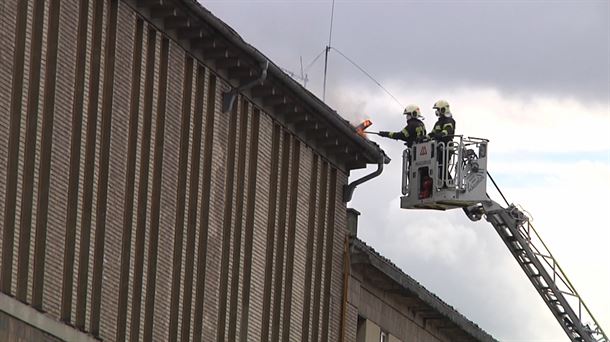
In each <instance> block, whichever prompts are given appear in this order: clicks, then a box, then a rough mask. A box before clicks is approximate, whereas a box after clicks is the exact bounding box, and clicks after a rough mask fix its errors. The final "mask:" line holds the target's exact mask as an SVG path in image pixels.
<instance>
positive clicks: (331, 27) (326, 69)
mask: <svg viewBox="0 0 610 342" xmlns="http://www.w3.org/2000/svg"><path fill="white" fill-rule="evenodd" d="M334 16H335V0H333V4H332V7H331V11H330V32H329V33H328V45H326V49H325V51H324V83H323V85H322V101H326V73H327V71H328V53H329V52H330V48H331V45H330V43H331V41H332V37H333V19H334Z"/></svg>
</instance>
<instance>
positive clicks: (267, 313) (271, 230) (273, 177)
mask: <svg viewBox="0 0 610 342" xmlns="http://www.w3.org/2000/svg"><path fill="white" fill-rule="evenodd" d="M280 136H281V128H280V125H279V124H275V125H274V127H273V137H272V139H273V141H272V145H271V170H269V210H268V211H267V247H266V248H267V250H266V252H265V290H264V295H263V316H262V319H261V322H262V328H261V341H268V340H269V327H270V324H271V285H272V284H271V282H272V279H273V273H272V272H273V244H274V242H275V216H276V208H277V191H278V188H277V179H278V165H279V154H280Z"/></svg>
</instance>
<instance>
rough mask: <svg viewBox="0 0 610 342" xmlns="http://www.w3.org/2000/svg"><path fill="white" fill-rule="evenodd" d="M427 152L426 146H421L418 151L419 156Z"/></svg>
mask: <svg viewBox="0 0 610 342" xmlns="http://www.w3.org/2000/svg"><path fill="white" fill-rule="evenodd" d="M426 154H428V149H427V148H426V146H422V148H421V151H420V152H419V155H420V156H424V155H426Z"/></svg>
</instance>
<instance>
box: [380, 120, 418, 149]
mask: <svg viewBox="0 0 610 342" xmlns="http://www.w3.org/2000/svg"><path fill="white" fill-rule="evenodd" d="M425 136H426V126H425V125H424V123H423V122H422V121H421V120H420V119H416V118H411V119H409V120H407V126H405V128H403V129H402V131H400V132H389V134H388V137H390V138H392V139H396V140H404V141H406V142H407V146H408V147H411V146H412V145H413V143H414V142H416V141H418V140H420V139H422V138H424V137H425Z"/></svg>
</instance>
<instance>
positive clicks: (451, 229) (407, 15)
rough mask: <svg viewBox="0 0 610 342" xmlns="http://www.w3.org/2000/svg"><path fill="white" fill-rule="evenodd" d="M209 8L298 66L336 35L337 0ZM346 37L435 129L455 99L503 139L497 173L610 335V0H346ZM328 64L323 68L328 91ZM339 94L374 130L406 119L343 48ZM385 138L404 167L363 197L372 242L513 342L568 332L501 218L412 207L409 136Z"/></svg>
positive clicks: (463, 120)
mask: <svg viewBox="0 0 610 342" xmlns="http://www.w3.org/2000/svg"><path fill="white" fill-rule="evenodd" d="M202 3H203V5H204V6H205V7H207V8H208V9H209V10H211V11H212V13H213V14H215V15H216V16H218V17H219V18H220V19H222V20H224V21H225V22H227V23H228V24H229V25H231V26H232V27H233V28H234V29H235V30H236V31H237V32H238V33H239V34H240V35H241V36H242V37H243V38H244V39H245V40H246V41H247V42H249V43H250V44H252V45H253V46H255V47H256V48H258V49H259V50H260V51H261V52H263V53H264V54H265V55H267V56H268V57H269V58H271V59H272V60H273V61H274V62H275V63H276V64H278V65H280V66H281V67H284V68H286V69H288V70H291V71H294V72H295V73H297V74H300V63H299V58H300V57H302V58H303V63H304V65H305V66H307V65H308V64H309V63H310V62H311V61H312V60H313V59H314V58H315V57H316V56H317V55H318V54H319V53H320V52H321V51H322V50H323V49H324V47H325V46H326V44H327V43H328V36H329V24H330V9H331V3H332V1H330V0H329V1H286V2H283V1H226V0H225V1H203V2H202ZM331 45H332V46H333V47H335V48H336V49H338V50H339V51H341V52H343V53H344V54H345V55H347V56H348V57H349V58H351V59H352V60H354V61H355V62H356V63H358V64H359V65H360V66H361V67H363V68H364V69H366V70H367V71H368V72H369V73H370V74H371V75H373V76H374V77H375V78H376V79H377V80H378V81H379V82H380V83H381V84H382V85H383V86H384V87H385V88H387V89H388V90H389V91H390V92H391V93H392V94H393V95H394V96H395V97H396V98H398V100H399V102H400V103H401V104H402V105H406V104H410V103H415V104H418V105H419V106H420V107H421V108H422V111H423V113H424V116H425V117H426V120H425V121H424V122H425V123H426V126H427V127H428V129H430V128H431V126H432V125H433V123H434V121H435V117H434V114H433V110H432V109H431V107H432V104H433V103H434V102H435V101H436V100H438V99H441V98H443V99H446V100H448V101H449V103H450V104H451V108H452V111H453V113H454V118H455V119H456V121H457V131H458V133H460V134H465V135H471V136H479V137H487V138H489V139H490V140H491V143H490V156H489V166H488V167H489V171H490V172H491V173H492V174H493V175H494V176H495V178H496V181H497V182H498V183H500V186H501V187H502V189H503V191H504V194H505V195H506V196H507V197H508V199H509V201H511V202H514V203H518V204H521V205H522V206H523V207H524V208H526V209H527V210H528V211H529V212H530V213H531V215H532V216H533V218H534V221H533V223H534V226H535V227H536V229H537V230H538V231H539V232H540V233H541V235H542V237H543V238H544V240H545V242H546V243H547V245H548V246H549V248H550V249H551V251H552V252H553V254H554V255H555V257H556V259H557V260H558V261H559V262H560V264H561V265H562V267H563V269H564V270H565V271H566V273H567V274H568V276H569V277H570V280H571V281H572V283H573V284H574V285H575V287H576V288H577V290H578V291H579V293H580V294H581V296H582V297H583V298H584V300H585V302H586V303H587V305H588V306H589V308H590V309H591V310H592V311H593V313H594V314H595V316H596V318H597V320H598V322H599V323H600V325H601V326H602V327H603V328H605V330H606V333H609V329H610V248H609V247H610V246H609V245H610V223H609V222H610V221H609V220H608V211H609V210H610V139H608V136H609V135H610V134H609V132H610V5H609V1H608V0H602V1H541V0H538V1H521V0H515V1H476V0H473V1H442V0H441V1H433V0H430V1H336V4H335V16H334V27H333V35H332V44H331ZM322 68H323V58H321V59H319V60H318V61H317V62H316V63H314V64H313V66H311V67H310V68H309V69H307V75H308V78H309V83H308V84H307V88H308V89H309V90H311V91H313V92H314V93H315V94H317V95H318V96H319V97H322V78H323V77H322ZM326 102H327V103H328V104H329V105H330V106H331V107H333V108H334V109H336V110H337V111H338V112H339V113H340V114H341V115H343V116H344V117H345V118H346V119H348V120H350V121H352V122H358V121H360V120H361V119H363V118H370V119H371V120H372V121H373V123H374V125H373V127H371V129H375V130H396V131H398V130H400V129H402V126H403V125H404V118H403V116H402V115H401V114H402V108H401V107H402V106H401V105H399V104H397V103H396V102H395V101H394V100H393V99H392V98H391V97H389V96H388V95H387V94H385V93H384V92H383V91H382V90H381V89H380V88H379V87H378V86H377V85H376V84H374V83H373V82H371V81H370V80H369V79H368V78H367V77H366V76H364V75H363V74H362V73H361V72H360V71H358V70H357V69H356V68H354V67H353V66H352V65H351V64H350V63H348V62H347V61H346V60H345V59H344V58H343V57H342V56H341V55H339V54H338V53H337V52H335V51H331V53H330V58H329V72H328V85H327V94H326ZM370 138H371V139H372V140H374V141H376V142H377V143H379V144H380V145H381V147H382V148H383V149H384V150H385V151H386V153H387V154H388V155H390V157H392V159H393V161H392V163H390V165H388V166H387V168H386V170H385V171H384V173H383V174H382V175H381V176H380V177H378V178H376V179H374V180H372V181H369V182H368V183H365V184H364V185H362V186H360V187H359V188H358V189H357V190H356V192H355V195H354V200H353V201H352V202H351V203H350V206H351V207H354V208H356V209H358V210H359V211H361V212H362V216H361V217H360V228H359V233H358V234H359V237H360V238H361V239H363V240H364V241H365V242H367V243H368V244H369V245H371V246H373V247H374V248H375V249H376V250H377V251H379V252H380V253H381V254H383V255H384V256H386V257H388V258H390V259H391V260H392V261H393V262H395V263H396V264H397V265H398V266H399V267H401V268H402V270H403V271H405V272H406V273H407V274H409V275H410V276H412V277H414V278H415V279H416V280H417V281H419V282H420V283H422V284H423V285H424V286H425V287H427V288H428V289H429V290H431V291H433V292H434V293H436V294H437V295H438V296H439V297H441V298H442V299H443V300H445V301H446V302H447V303H449V304H450V305H452V306H454V307H455V308H457V309H458V310H459V311H460V312H462V313H463V314H464V315H466V316H467V317H468V318H469V319H471V320H473V321H474V322H476V323H477V324H479V325H480V326H481V327H482V328H483V329H485V330H486V331H487V332H489V333H491V334H492V335H493V336H494V337H496V338H498V339H500V340H502V341H556V340H558V341H565V340H567V338H566V337H565V335H564V333H563V331H562V329H561V328H560V326H559V325H558V323H557V322H556V321H555V319H554V317H553V316H552V314H551V313H550V312H549V311H548V309H547V308H546V306H545V304H544V303H543V301H542V299H540V298H539V296H538V294H537V293H536V291H535V290H534V288H533V287H532V285H531V284H530V283H529V281H528V280H527V278H526V277H525V275H524V274H523V273H522V271H521V269H520V268H519V266H518V264H517V262H516V261H515V260H514V259H513V257H512V256H511V254H510V253H509V251H508V250H507V249H506V247H505V246H504V245H503V243H502V241H501V240H500V238H499V237H498V236H497V235H496V233H495V230H494V229H493V228H492V226H491V225H489V224H487V223H486V222H478V223H473V222H470V221H469V220H468V219H467V218H466V217H465V216H464V215H463V213H462V212H461V211H451V212H428V211H407V210H401V209H400V202H399V198H400V155H401V151H402V145H401V144H400V143H398V142H395V141H392V140H387V139H381V138H378V137H376V136H370ZM371 169H372V168H369V170H368V171H364V173H366V172H370V170H371ZM364 173H363V172H358V173H354V174H353V175H352V177H351V179H352V180H353V179H356V178H357V177H359V176H361V175H362V174H364ZM491 194H492V196H494V195H495V194H494V193H493V192H491ZM495 198H496V199H499V197H498V196H497V195H495Z"/></svg>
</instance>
